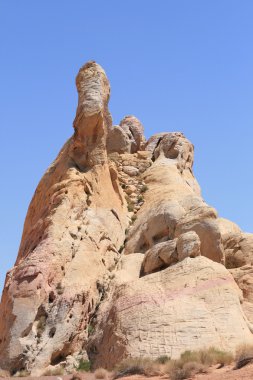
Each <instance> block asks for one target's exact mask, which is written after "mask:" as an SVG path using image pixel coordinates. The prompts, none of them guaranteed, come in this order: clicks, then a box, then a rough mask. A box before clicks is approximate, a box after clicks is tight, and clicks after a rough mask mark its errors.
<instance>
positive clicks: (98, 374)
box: [94, 368, 108, 379]
mask: <svg viewBox="0 0 253 380" xmlns="http://www.w3.org/2000/svg"><path fill="white" fill-rule="evenodd" d="M94 376H95V378H96V379H107V377H108V372H107V371H106V369H104V368H98V369H96V371H95V372H94Z"/></svg>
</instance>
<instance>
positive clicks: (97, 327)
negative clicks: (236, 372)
mask: <svg viewBox="0 0 253 380" xmlns="http://www.w3.org/2000/svg"><path fill="white" fill-rule="evenodd" d="M76 86H77V91H78V106H77V111H76V117H75V120H74V123H73V126H74V134H73V136H72V137H71V138H70V139H69V140H68V141H67V143H66V144H65V145H64V146H63V148H62V150H61V151H60V153H59V155H58V157H57V158H56V160H55V161H54V162H53V164H52V165H51V166H50V167H49V169H48V170H47V171H46V173H45V175H44V176H43V178H42V179H41V181H40V183H39V185H38V187H37V189H36V191H35V194H34V196H33V199H32V201H31V204H30V206H29V210H28V213H27V217H26V220H25V224H24V230H23V236H22V240H21V244H20V249H19V253H18V257H17V260H16V263H15V266H14V267H13V268H12V269H11V270H10V271H9V272H8V273H7V275H6V282H5V287H4V291H3V295H2V300H1V305H0V321H1V324H0V368H1V369H2V370H8V371H9V372H10V373H11V374H17V373H18V372H19V371H21V370H24V369H25V370H28V371H29V372H31V373H32V374H33V375H36V374H42V373H43V371H45V369H47V368H51V367H52V366H53V367H55V366H61V367H63V368H65V370H66V371H71V370H73V368H74V367H76V366H77V365H78V362H79V361H80V360H81V359H87V360H88V359H89V360H91V361H92V365H93V366H94V367H96V366H103V367H107V368H112V367H113V366H114V365H115V364H117V362H119V361H121V360H122V359H123V358H125V357H127V356H139V355H141V356H150V357H154V358H155V357H158V356H161V355H168V356H170V357H173V358H176V357H178V356H179V355H180V353H182V352H183V351H185V350H186V349H193V348H201V347H206V346H211V345H212V346H216V347H217V348H221V349H225V350H229V351H234V350H235V348H236V346H237V345H239V344H240V343H245V342H249V343H253V335H252V332H253V328H252V324H251V323H253V267H252V263H253V235H252V234H245V233H243V232H242V231H241V230H240V229H239V227H238V226H236V225H235V224H234V223H232V222H229V221H227V220H225V219H220V218H218V216H217V212H216V210H215V209H214V208H212V207H210V206H208V205H207V204H206V203H205V202H204V200H203V199H202V197H201V191H200V187H199V185H198V183H197V181H196V179H195V178H194V175H193V171H192V166H193V158H194V157H193V156H194V148H193V145H192V144H191V143H190V142H189V141H188V140H187V139H186V137H185V136H184V135H183V134H182V133H179V132H169V133H161V134H157V135H155V136H153V137H151V138H150V139H149V140H148V141H146V140H145V137H144V130H143V126H142V124H141V122H140V121H139V120H138V119H137V118H136V117H134V116H126V117H124V118H123V119H122V121H121V122H120V124H119V125H116V126H113V125H112V118H111V115H110V113H109V110H108V101H109V96H110V85H109V81H108V79H107V77H106V74H105V72H104V70H103V69H102V68H101V67H100V66H99V65H98V64H96V63H95V62H88V63H87V64H86V65H84V66H83V67H82V68H81V69H80V71H79V73H78V75H77V78H76Z"/></svg>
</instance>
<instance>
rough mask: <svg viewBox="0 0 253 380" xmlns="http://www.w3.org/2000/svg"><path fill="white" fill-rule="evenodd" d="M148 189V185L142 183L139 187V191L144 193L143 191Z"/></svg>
mask: <svg viewBox="0 0 253 380" xmlns="http://www.w3.org/2000/svg"><path fill="white" fill-rule="evenodd" d="M147 190H148V186H147V185H143V186H142V187H141V190H140V191H141V193H145V191H147Z"/></svg>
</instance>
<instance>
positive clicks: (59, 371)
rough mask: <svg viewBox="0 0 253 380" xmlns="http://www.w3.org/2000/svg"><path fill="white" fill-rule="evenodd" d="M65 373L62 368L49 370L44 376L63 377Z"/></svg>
mask: <svg viewBox="0 0 253 380" xmlns="http://www.w3.org/2000/svg"><path fill="white" fill-rule="evenodd" d="M63 374H64V371H63V368H62V367H55V368H48V369H46V370H45V371H44V373H43V376H57V375H63Z"/></svg>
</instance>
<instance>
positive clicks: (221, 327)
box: [90, 256, 252, 368]
mask: <svg viewBox="0 0 253 380" xmlns="http://www.w3.org/2000/svg"><path fill="white" fill-rule="evenodd" d="M108 305H109V306H108V309H107V310H103V314H102V315H101V321H100V326H99V329H98V331H99V330H100V331H103V334H100V335H98V337H96V336H95V337H94V339H93V341H92V342H91V343H90V344H91V347H90V350H91V352H92V353H93V354H91V357H92V359H93V360H94V361H95V364H96V366H98V367H99V366H104V367H107V368H112V367H113V366H114V365H115V364H116V363H117V362H119V361H121V360H122V359H123V358H124V357H126V356H132V357H136V356H143V357H153V358H157V357H159V356H162V355H168V356H169V357H171V358H178V357H179V356H180V354H181V353H182V352H184V351H185V350H188V349H193V348H194V349H199V348H203V347H209V346H216V347H218V348H220V349H222V350H228V351H233V350H235V348H236V347H237V345H238V344H242V343H250V342H252V334H251V332H250V330H249V327H248V325H249V323H248V322H247V320H246V318H245V316H244V314H243V312H242V309H241V305H240V291H239V288H238V287H237V286H236V284H235V282H234V280H233V277H232V276H231V275H230V273H229V272H228V271H227V269H226V268H225V267H224V266H223V265H221V264H218V263H215V262H213V261H211V260H209V259H207V258H205V257H201V256H200V257H197V258H195V259H190V258H187V259H186V260H184V261H182V262H180V263H178V264H175V265H174V266H172V267H170V268H167V269H165V270H163V271H160V272H157V273H153V274H150V275H148V276H145V277H142V278H140V279H138V280H135V281H131V282H129V283H127V284H123V285H121V286H120V287H118V288H117V289H116V290H115V292H114V295H113V299H112V300H111V302H110V303H108Z"/></svg>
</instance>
